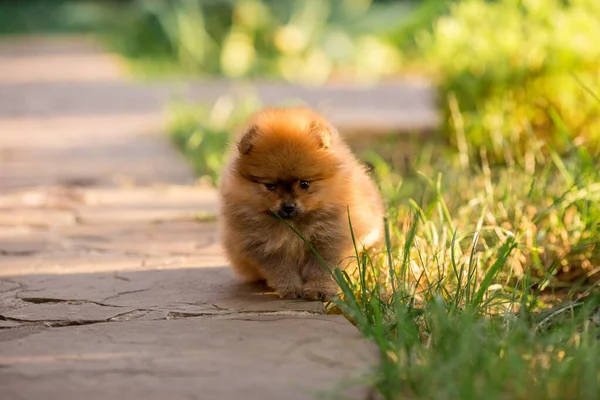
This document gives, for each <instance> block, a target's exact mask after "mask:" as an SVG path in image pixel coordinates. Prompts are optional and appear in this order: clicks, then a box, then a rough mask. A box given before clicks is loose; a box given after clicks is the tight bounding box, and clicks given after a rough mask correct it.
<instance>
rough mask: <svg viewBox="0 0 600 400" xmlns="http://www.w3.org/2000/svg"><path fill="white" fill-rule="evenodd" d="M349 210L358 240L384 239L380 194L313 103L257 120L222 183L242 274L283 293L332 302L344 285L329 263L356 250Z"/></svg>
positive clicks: (230, 252) (225, 232) (226, 225)
mask: <svg viewBox="0 0 600 400" xmlns="http://www.w3.org/2000/svg"><path fill="white" fill-rule="evenodd" d="M348 210H349V212H350V219H351V222H352V228H353V231H354V235H355V240H356V241H357V246H359V247H364V248H369V247H373V246H375V245H377V244H378V243H379V242H380V240H381V236H382V232H383V202H382V200H381V196H380V194H379V191H378V190H377V187H376V186H375V184H374V183H373V181H372V180H371V179H370V177H369V176H368V175H367V172H366V167H365V166H364V165H362V164H361V163H360V162H359V161H358V160H357V159H356V157H355V156H354V155H353V154H352V152H351V150H350V148H349V147H348V145H347V144H346V143H345V142H344V141H343V140H342V138H341V137H340V135H339V133H338V132H337V131H336V130H335V129H334V128H333V127H332V126H331V125H330V124H329V122H328V121H327V120H325V119H324V118H323V117H321V116H320V115H318V114H317V113H316V112H314V111H312V110H310V109H306V108H267V109H264V110H263V111H260V112H258V113H256V114H255V115H254V116H253V117H251V118H250V121H249V123H248V125H247V127H246V128H245V129H244V130H243V131H242V132H241V134H240V135H239V137H238V139H237V142H236V143H235V144H234V145H233V146H232V149H231V157H230V160H229V162H228V164H227V166H226V168H225V171H224V173H223V177H222V181H221V210H220V214H221V221H222V228H221V229H222V240H223V244H224V247H225V251H226V253H227V256H228V258H229V260H230V262H231V264H232V265H233V267H234V269H235V271H236V272H237V273H238V274H239V275H240V276H241V277H242V278H243V279H244V280H246V281H248V282H254V281H261V280H265V281H266V283H267V285H269V286H270V287H271V288H273V289H274V290H276V291H277V293H278V294H279V295H280V296H281V297H282V298H284V299H305V300H318V299H321V300H329V299H331V298H332V297H333V296H334V295H335V294H336V293H337V292H338V289H339V288H338V286H337V284H336V283H335V281H334V279H333V277H332V275H331V272H330V270H333V268H341V269H343V268H345V267H346V266H347V265H348V264H349V261H350V260H351V259H352V255H354V254H355V250H354V244H353V241H352V236H351V232H350V225H349V222H348ZM276 214H277V215H276ZM284 221H286V222H287V223H288V224H289V225H291V226H292V227H294V229H296V230H297V231H298V232H299V233H300V234H301V235H302V236H303V237H304V239H306V240H307V241H308V242H309V243H310V244H311V246H312V247H313V248H314V250H316V252H317V253H318V254H319V255H320V257H321V258H322V259H323V260H324V261H325V262H326V263H327V265H328V267H325V266H323V265H322V263H321V262H320V260H319V258H318V257H317V256H316V255H315V254H314V252H313V251H312V250H311V249H310V247H309V246H308V245H307V244H306V243H305V242H304V241H303V240H302V238H301V237H299V236H298V234H296V233H295V232H294V231H293V230H292V229H290V227H289V226H288V225H287V224H286V223H284ZM354 259H355V257H354Z"/></svg>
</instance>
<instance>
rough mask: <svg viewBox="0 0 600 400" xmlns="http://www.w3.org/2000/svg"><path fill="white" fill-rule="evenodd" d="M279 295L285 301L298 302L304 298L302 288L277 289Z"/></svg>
mask: <svg viewBox="0 0 600 400" xmlns="http://www.w3.org/2000/svg"><path fill="white" fill-rule="evenodd" d="M277 294H278V295H279V297H280V298H281V299H283V300H298V299H302V298H303V295H304V292H303V291H302V289H300V288H296V287H285V288H279V289H277Z"/></svg>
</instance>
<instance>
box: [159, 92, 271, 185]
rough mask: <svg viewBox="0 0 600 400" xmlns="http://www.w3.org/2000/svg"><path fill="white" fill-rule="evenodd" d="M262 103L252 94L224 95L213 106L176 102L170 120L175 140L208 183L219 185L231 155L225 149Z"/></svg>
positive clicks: (196, 170)
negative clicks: (239, 96) (239, 97)
mask: <svg viewBox="0 0 600 400" xmlns="http://www.w3.org/2000/svg"><path fill="white" fill-rule="evenodd" d="M260 104H261V103H260V101H259V100H258V99H256V98H254V97H251V96H247V97H244V98H243V99H234V98H233V97H230V96H224V97H221V98H220V99H219V100H218V101H217V102H216V103H215V105H214V106H213V107H212V108H211V109H208V108H206V107H203V106H195V105H189V104H174V105H173V110H172V112H171V114H170V115H171V118H170V121H169V132H170V133H171V138H172V140H173V143H174V144H175V145H176V146H177V147H178V148H179V149H180V150H181V152H182V153H183V155H184V156H185V157H186V159H187V160H188V162H190V164H191V165H192V167H193V168H194V171H195V172H196V174H197V175H198V176H199V177H200V179H201V180H203V181H205V183H207V184H209V185H212V186H217V185H218V183H219V178H220V175H221V170H222V168H223V165H224V163H225V160H226V157H227V156H228V154H226V150H227V147H228V146H229V144H230V141H232V140H233V139H234V136H235V131H236V129H239V128H240V126H241V125H242V124H243V123H244V122H245V119H246V118H247V117H248V114H250V113H251V112H253V111H255V110H257V109H258V108H259V107H260Z"/></svg>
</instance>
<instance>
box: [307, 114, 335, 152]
mask: <svg viewBox="0 0 600 400" xmlns="http://www.w3.org/2000/svg"><path fill="white" fill-rule="evenodd" d="M308 131H309V132H310V133H311V134H312V135H314V136H315V137H316V138H317V139H318V141H319V145H320V146H321V148H323V149H328V148H329V147H331V139H332V135H333V131H334V128H333V127H332V126H330V125H329V124H327V123H323V122H320V121H313V122H311V124H310V125H309V128H308Z"/></svg>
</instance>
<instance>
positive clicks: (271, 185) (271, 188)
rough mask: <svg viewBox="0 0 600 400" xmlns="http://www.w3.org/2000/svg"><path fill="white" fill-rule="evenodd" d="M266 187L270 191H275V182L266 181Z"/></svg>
mask: <svg viewBox="0 0 600 400" xmlns="http://www.w3.org/2000/svg"><path fill="white" fill-rule="evenodd" d="M265 187H266V188H267V190H268V191H271V192H272V191H273V190H275V184H274V183H265Z"/></svg>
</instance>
